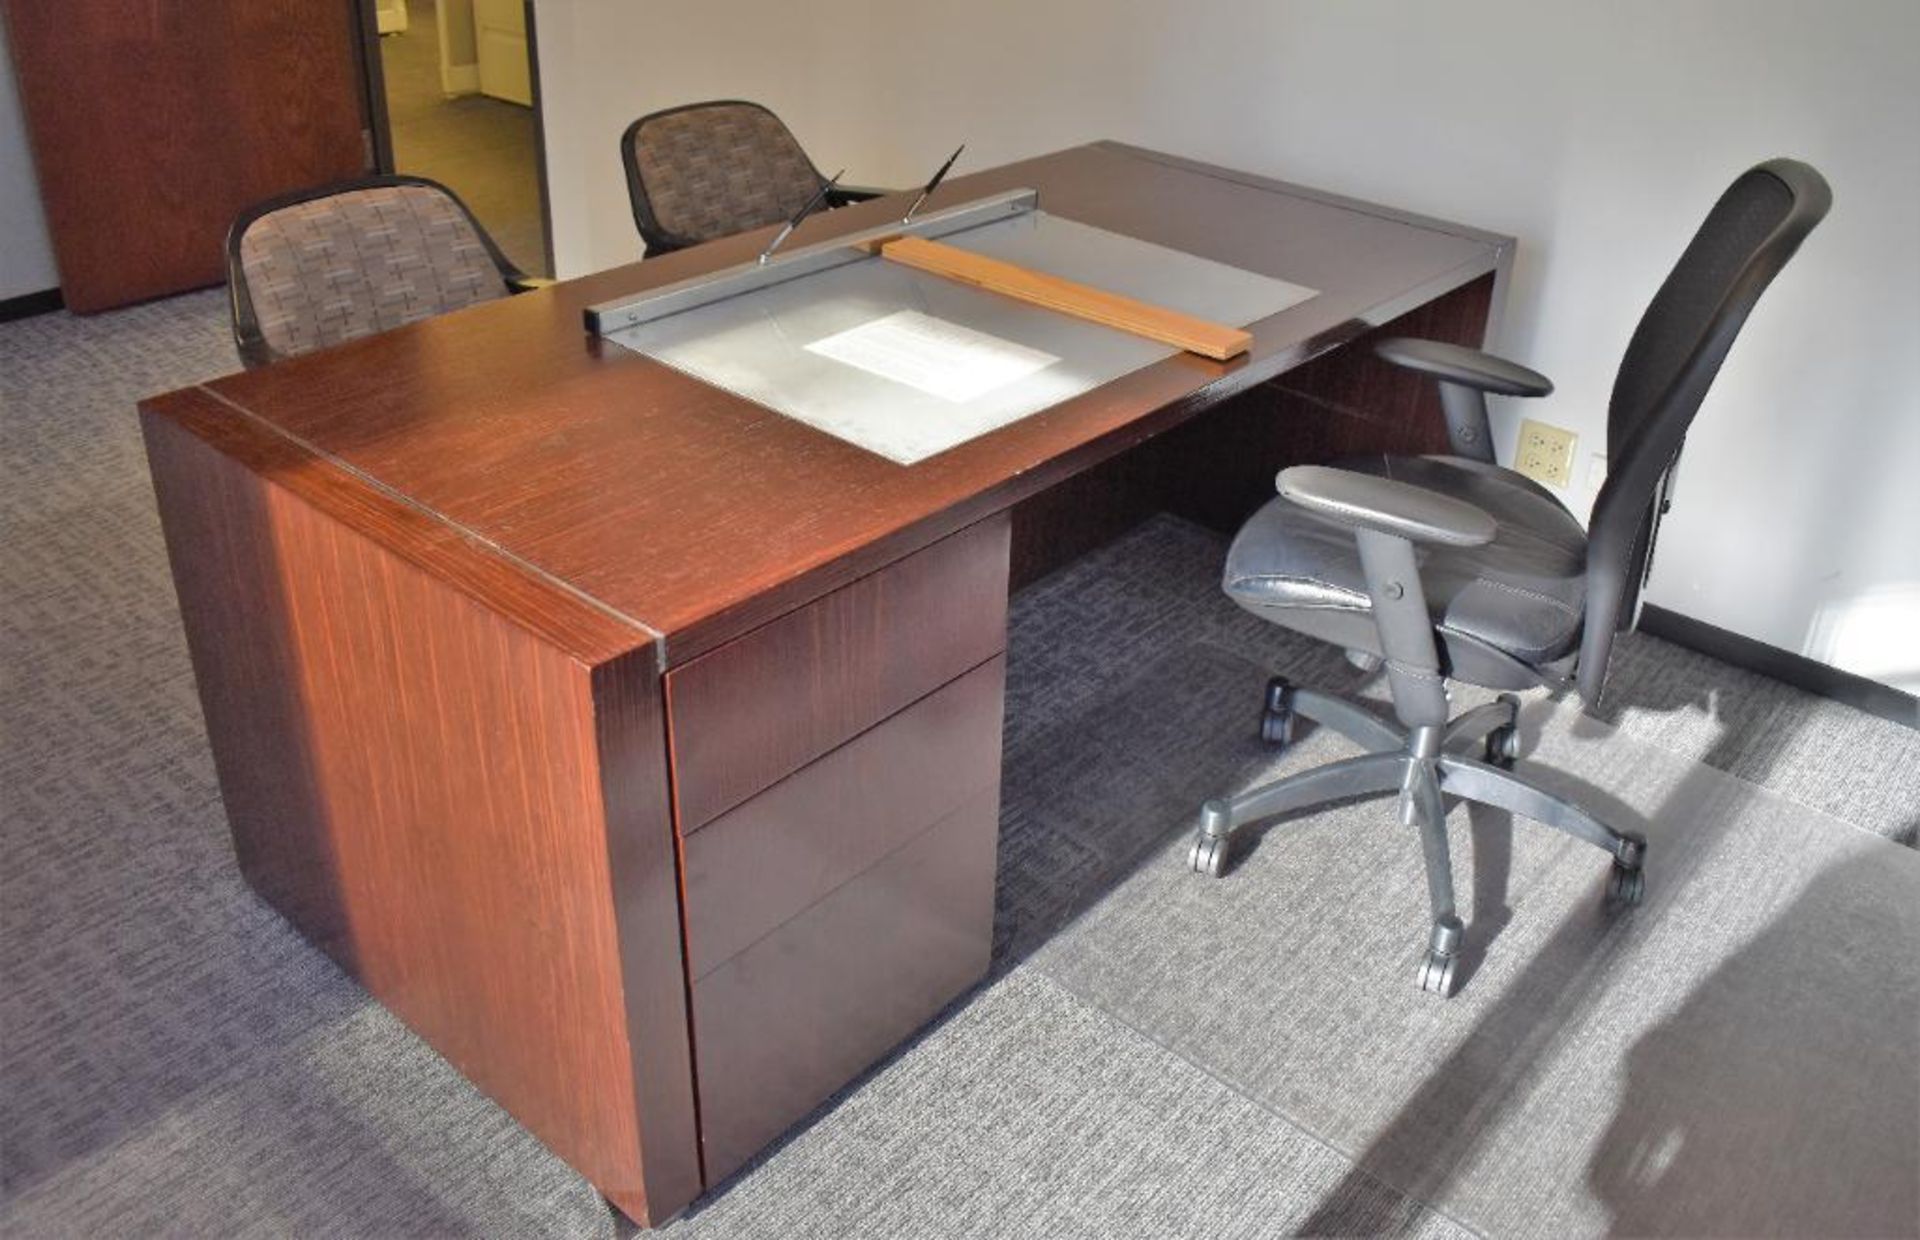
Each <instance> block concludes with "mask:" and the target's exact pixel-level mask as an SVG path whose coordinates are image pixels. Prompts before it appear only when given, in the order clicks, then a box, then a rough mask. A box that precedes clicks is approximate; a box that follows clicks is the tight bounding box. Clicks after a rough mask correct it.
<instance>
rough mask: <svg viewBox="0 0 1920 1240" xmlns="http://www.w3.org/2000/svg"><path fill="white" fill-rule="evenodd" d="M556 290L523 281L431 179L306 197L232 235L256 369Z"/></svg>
mask: <svg viewBox="0 0 1920 1240" xmlns="http://www.w3.org/2000/svg"><path fill="white" fill-rule="evenodd" d="M549 283H551V281H548V280H543V279H540V278H539V277H535V276H527V275H522V274H521V272H520V271H519V269H518V268H516V267H515V266H514V265H513V264H512V263H511V262H509V261H507V257H506V255H504V254H502V253H501V252H500V247H499V246H497V245H495V244H494V243H493V239H492V238H491V237H489V236H487V234H486V231H485V230H484V229H482V228H481V227H480V224H479V221H477V220H475V219H474V218H473V213H472V212H471V211H469V210H467V207H466V204H465V203H463V202H461V201H460V199H459V198H458V197H457V196H456V195H455V194H454V192H453V191H452V190H450V189H448V188H447V187H446V186H444V185H441V184H439V183H438V182H435V181H429V180H427V179H426V178H425V177H411V176H373V177H362V178H358V179H356V180H351V181H340V182H336V183H334V184H331V185H322V186H318V187H316V188H313V189H304V190H297V191H295V192H294V193H291V194H284V195H281V196H280V197H278V198H273V199H269V200H268V201H266V202H263V203H259V204H257V205H255V206H252V207H249V208H247V209H246V210H245V211H242V212H241V213H240V216H239V218H238V219H236V220H234V222H233V227H232V228H231V229H229V230H228V231H227V292H228V297H229V300H230V302H231V307H232V310H233V339H234V343H235V344H236V345H238V346H239V349H240V360H241V361H242V362H243V363H244V364H245V365H246V366H247V367H249V368H253V367H258V366H265V365H267V364H269V363H271V362H274V361H277V360H279V359H281V358H285V357H293V356H296V355H298V354H301V353H311V352H312V351H314V350H315V349H322V348H325V347H327V346H328V345H335V344H340V343H343V342H345V341H348V340H354V339H357V338H359V337H361V336H370V335H373V334H374V333H375V332H383V331H387V330H389V329H391V328H395V327H399V326H401V325H402V324H404V323H411V322H414V321H415V320H417V319H425V318H431V317H433V316H434V315H436V314H444V313H446V312H447V311H449V310H458V309H460V308H461V307H463V306H471V305H477V304H478V303H480V302H483V301H491V300H493V299H494V298H496V297H505V296H507V295H508V294H509V293H521V292H526V291H527V290H529V289H532V288H538V287H540V286H542V285H545V284H549Z"/></svg>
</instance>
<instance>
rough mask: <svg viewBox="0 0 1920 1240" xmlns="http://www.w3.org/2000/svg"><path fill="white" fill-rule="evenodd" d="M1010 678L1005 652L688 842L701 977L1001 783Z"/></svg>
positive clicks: (691, 945)
mask: <svg viewBox="0 0 1920 1240" xmlns="http://www.w3.org/2000/svg"><path fill="white" fill-rule="evenodd" d="M1005 681H1006V659H1005V657H1004V656H995V657H994V658H992V659H990V660H988V661H987V662H986V663H983V664H981V665H980V666H979V667H977V668H975V669H974V670H973V671H971V672H968V673H967V674H966V675H964V676H962V677H960V679H958V680H956V681H954V682H953V683H952V684H950V685H947V686H946V687H945V688H943V689H939V690H937V691H935V692H934V693H931V694H929V695H928V696H926V697H924V698H922V699H920V700H919V701H918V702H915V703H914V704H913V705H912V706H909V707H907V709H905V710H903V711H901V712H900V713H899V714H897V715H895V716H894V717H893V718H891V719H889V720H887V721H886V722H885V723H882V724H880V725H878V726H877V727H873V728H870V729H868V730H867V731H865V732H862V733H861V734H860V735H859V736H856V737H855V738H854V739H852V740H851V741H848V742H847V743H846V744H845V745H842V746H841V747H840V748H838V749H836V750H834V751H833V752H832V753H830V754H827V755H826V756H825V757H823V758H820V759H817V760H816V761H814V762H811V763H809V764H807V765H806V766H804V767H802V768H800V769H799V770H798V771H795V772H794V773H793V774H792V775H789V776H787V778H785V779H783V780H781V781H780V782H779V783H777V784H775V785H774V786H773V787H771V788H769V789H767V790H766V791H765V792H763V793H761V794H759V795H758V796H756V797H754V798H753V799H752V800H750V801H748V802H747V803H746V804H744V805H740V806H737V807H735V808H734V809H731V810H729V811H727V812H726V813H724V814H722V815H720V817H718V818H716V819H714V820H713V822H712V823H710V824H708V826H707V827H706V828H705V829H703V830H701V831H698V832H696V833H694V834H693V835H691V836H689V837H687V842H686V892H687V897H686V899H687V953H688V957H689V960H690V967H691V969H692V972H693V976H694V977H695V978H699V977H702V976H704V975H706V974H707V973H709V972H711V971H712V970H713V969H714V968H715V967H717V966H719V965H721V964H723V963H725V962H726V961H727V960H729V959H731V958H732V957H733V956H735V955H737V954H738V953H739V952H740V951H741V950H742V949H744V948H746V947H747V946H748V945H749V944H751V943H753V942H754V941H755V940H757V939H759V938H760V937H761V936H762V935H764V934H766V933H767V932H768V931H769V930H772V929H773V928H774V927H776V926H779V925H780V924H781V923H783V922H785V921H787V920H789V919H791V918H793V917H795V916H798V915H799V914H800V913H802V912H804V911H805V910H806V909H807V908H809V907H810V906H812V905H813V904H814V903H816V902H818V901H819V900H820V899H822V898H823V897H825V896H826V895H827V894H828V893H830V892H832V891H833V890H834V889H835V888H837V887H839V886H840V885H841V884H842V883H844V882H847V881H848V880H849V879H852V878H853V877H854V876H855V875H857V874H859V873H861V872H862V871H863V870H865V869H867V868H868V867H869V866H871V865H873V864H874V863H875V862H877V861H879V860H880V859H881V858H882V857H885V856H886V855H887V854H888V853H890V852H892V851H893V850H894V849H896V848H898V847H900V846H901V845H902V844H905V843H906V842H907V841H909V840H911V839H913V838H914V837H915V836H917V835H919V834H920V833H921V832H922V831H924V830H925V829H926V828H928V827H930V826H932V825H933V824H934V823H936V822H938V821H940V820H941V819H943V818H945V817H946V816H947V815H949V814H951V813H952V812H953V811H954V810H956V809H958V808H959V807H960V806H961V805H962V804H964V803H965V802H966V801H968V800H969V799H970V798H973V797H976V796H978V795H979V794H980V793H982V792H987V791H991V790H992V789H994V788H997V787H999V784H1000V720H1001V713H1002V710H1003V689H1004V685H1005Z"/></svg>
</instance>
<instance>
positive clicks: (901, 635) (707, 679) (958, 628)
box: [667, 516, 1008, 835]
mask: <svg viewBox="0 0 1920 1240" xmlns="http://www.w3.org/2000/svg"><path fill="white" fill-rule="evenodd" d="M1007 530H1008V525H1007V519H1006V517H1004V516H1000V517H993V518H989V519H988V520H985V521H982V522H980V523H979V524H977V525H974V526H971V527H969V528H968V529H965V530H962V531H960V532H959V533H957V534H954V535H951V536H949V537H947V538H945V539H942V540H941V541H940V542H937V543H935V544H933V545H932V546H931V547H927V548H926V549H924V550H922V551H919V552H917V553H915V554H914V555H911V556H909V557H907V558H906V559H904V560H901V561H899V562H898V563H895V564H892V565H889V566H888V567H887V568H885V569H883V570H881V571H880V572H877V573H874V574H872V575H871V576H868V577H865V578H862V579H861V580H859V581H856V582H854V583H853V584H851V585H848V586H845V587H843V588H841V589H839V590H837V591H835V592H834V593H832V594H829V595H827V596H826V597H825V598H822V599H819V600H817V601H815V602H813V603H811V604H809V605H807V606H805V607H801V608H799V609H797V610H795V611H792V612H789V613H788V614H787V615H784V616H782V617H780V618H779V619H778V620H775V621H773V622H772V623H770V624H767V625H764V626H762V627H761V628H758V629H756V630H754V631H753V632H751V633H749V634H747V635H746V636H744V637H742V638H740V639H738V640H737V641H734V642H731V643H729V644H727V645H726V646H723V647H722V648H720V649H719V650H716V651H713V652H712V653H710V654H708V655H706V656H704V657H702V658H699V659H695V660H693V661H692V662H691V663H688V664H686V665H684V666H682V667H678V668H675V669H673V670H672V671H670V672H668V673H667V704H668V717H669V719H670V720H671V721H672V722H671V726H672V733H673V778H674V797H675V804H676V813H677V817H678V822H679V827H680V831H681V834H683V835H690V834H692V833H693V832H696V831H698V830H700V829H701V828H702V827H704V826H705V825H706V824H707V823H709V822H711V821H712V820H713V819H714V818H716V817H717V816H719V815H720V814H721V813H723V812H725V811H726V810H728V809H731V808H732V807H734V806H736V805H738V804H740V803H741V802H742V801H744V800H746V799H747V798H748V797H750V796H753V795H754V794H755V793H757V792H760V791H761V790H762V789H764V788H767V787H769V786H771V785H772V784H773V783H774V781H776V780H779V779H782V778H784V777H785V776H787V775H789V774H791V773H793V772H794V771H796V770H798V769H799V768H800V767H802V766H804V765H805V764H807V763H808V762H811V761H812V760H813V759H815V758H817V757H819V756H820V755H821V754H824V753H826V752H827V751H828V750H830V749H833V748H835V747H836V746H838V745H840V744H841V743H843V742H845V741H846V740H848V739H849V738H851V737H852V736H853V735H854V734H856V733H858V732H860V731H862V730H864V729H866V728H869V727H872V726H873V725H874V724H876V723H878V722H880V721H881V720H882V719H885V718H887V717H888V716H889V715H892V714H893V713H894V712H896V711H898V710H900V709H901V708H903V707H905V706H906V705H907V704H908V703H910V702H913V701H915V700H916V699H918V698H921V697H924V696H925V695H926V694H928V693H931V692H932V691H933V690H935V689H937V688H939V687H940V686H941V685H944V684H946V683H947V682H948V681H950V680H952V679H953V678H954V677H956V676H958V675H960V674H961V673H962V672H965V671H966V670H968V669H969V668H972V667H976V666H978V665H979V664H980V663H982V662H983V661H985V660H987V659H989V658H991V657H993V656H994V655H995V654H998V653H999V652H1000V651H1002V650H1004V649H1006V644H1007V612H1006V608H1007Z"/></svg>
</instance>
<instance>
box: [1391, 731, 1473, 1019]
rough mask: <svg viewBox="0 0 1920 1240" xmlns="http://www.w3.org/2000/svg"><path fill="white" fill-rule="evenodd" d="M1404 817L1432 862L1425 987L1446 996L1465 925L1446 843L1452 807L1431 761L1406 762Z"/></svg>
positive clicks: (1423, 968) (1422, 968) (1428, 862)
mask: <svg viewBox="0 0 1920 1240" xmlns="http://www.w3.org/2000/svg"><path fill="white" fill-rule="evenodd" d="M1400 816H1401V818H1402V820H1403V821H1408V822H1409V823H1410V825H1412V826H1414V827H1416V828H1418V829H1419V832H1420V852H1421V854H1422V855H1423V857H1424V858H1425V860H1426V866H1427V900H1428V903H1429V904H1430V905H1431V906H1432V910H1433V924H1432V926H1431V928H1430V929H1429V930H1428V933H1427V954H1426V957H1425V958H1424V959H1422V960H1421V962H1420V974H1419V981H1420V988H1421V989H1422V990H1428V991H1432V992H1433V993H1435V994H1437V995H1441V996H1443V997H1444V996H1447V995H1451V994H1452V993H1453V981H1454V972H1455V966H1456V965H1457V963H1458V961H1459V952H1460V941H1461V938H1462V935H1463V930H1464V928H1463V927H1462V926H1461V924H1460V918H1459V916H1458V914H1457V913H1456V912H1455V911H1454V903H1453V856H1452V853H1451V852H1450V850H1449V849H1448V847H1447V805H1446V801H1445V800H1444V799H1442V797H1441V795H1440V780H1439V778H1438V775H1437V773H1436V772H1435V769H1434V765H1433V763H1432V762H1431V761H1420V760H1414V761H1411V762H1409V763H1408V764H1407V775H1406V782H1405V784H1404V786H1403V787H1402V789H1401V800H1400Z"/></svg>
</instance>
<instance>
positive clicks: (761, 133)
mask: <svg viewBox="0 0 1920 1240" xmlns="http://www.w3.org/2000/svg"><path fill="white" fill-rule="evenodd" d="M620 159H621V162H622V163H624V164H625V165H626V168H627V196H628V197H629V198H631V199H632V200H633V222H634V223H635V224H636V225H638V226H639V229H640V237H641V240H643V241H645V242H646V243H647V253H648V254H649V255H654V254H666V253H669V252H671V251H673V250H683V249H685V248H686V247H688V246H690V245H698V244H699V243H700V242H702V241H712V240H713V239H715V238H716V237H730V236H732V235H733V234H735V233H743V232H748V231H750V230H752V229H755V228H763V227H765V226H766V225H768V224H779V223H783V222H785V221H786V219H787V218H788V217H790V216H791V215H793V213H794V212H796V211H798V210H799V209H800V208H801V207H803V206H805V205H806V203H807V200H808V199H809V198H812V197H813V196H814V195H815V194H817V193H819V192H820V187H821V186H822V185H825V184H826V182H827V178H826V177H824V176H822V175H820V170H819V169H818V168H816V167H814V166H813V161H812V160H810V159H808V158H807V153H806V152H805V151H804V150H802V149H801V147H800V143H799V141H798V140H797V139H795V138H794V136H793V132H792V131H791V130H789V129H788V128H787V127H786V125H785V124H783V123H782V122H781V120H780V118H779V117H777V116H775V115H774V114H773V113H772V112H770V111H768V110H767V109H766V108H763V107H761V106H760V105H759V104H757V103H746V102H744V101H742V100H738V99H720V100H715V101H713V102H711V103H689V104H683V105H682V106H680V107H677V108H668V109H666V110H665V111H663V112H653V113H650V114H649V115H646V116H643V117H641V118H640V119H639V120H637V121H635V122H633V124H631V125H628V126H627V130H626V132H625V133H623V134H621V135H620ZM889 192H890V191H888V190H884V189H873V188H869V187H855V186H835V187H834V188H833V190H832V192H830V193H829V194H828V195H827V205H828V206H830V207H844V206H846V205H847V204H848V203H853V202H865V201H866V200H867V199H869V198H878V197H880V196H881V195H882V194H885V193H889Z"/></svg>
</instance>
